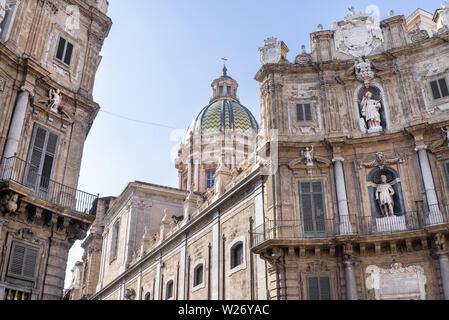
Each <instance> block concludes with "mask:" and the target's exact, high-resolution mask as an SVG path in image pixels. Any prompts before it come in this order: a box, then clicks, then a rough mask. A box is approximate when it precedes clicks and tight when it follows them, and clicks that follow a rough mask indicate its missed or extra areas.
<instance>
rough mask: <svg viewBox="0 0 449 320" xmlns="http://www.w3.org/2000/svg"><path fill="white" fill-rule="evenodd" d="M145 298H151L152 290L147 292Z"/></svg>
mask: <svg viewBox="0 0 449 320" xmlns="http://www.w3.org/2000/svg"><path fill="white" fill-rule="evenodd" d="M144 300H151V292H150V291H148V292H147V293H145V297H144Z"/></svg>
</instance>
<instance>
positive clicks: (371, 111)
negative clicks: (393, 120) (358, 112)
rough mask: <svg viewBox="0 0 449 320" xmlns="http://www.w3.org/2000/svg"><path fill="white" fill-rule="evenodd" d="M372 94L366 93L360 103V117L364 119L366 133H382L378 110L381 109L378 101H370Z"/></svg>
mask: <svg viewBox="0 0 449 320" xmlns="http://www.w3.org/2000/svg"><path fill="white" fill-rule="evenodd" d="M372 96H373V94H372V93H371V92H369V91H368V92H367V93H366V94H365V96H364V97H363V100H362V102H361V107H362V116H363V117H364V118H365V120H366V123H367V125H368V133H372V132H379V131H382V129H383V128H382V126H381V125H380V123H381V120H380V113H379V110H380V109H381V108H382V106H381V104H380V101H378V100H374V99H371V98H372Z"/></svg>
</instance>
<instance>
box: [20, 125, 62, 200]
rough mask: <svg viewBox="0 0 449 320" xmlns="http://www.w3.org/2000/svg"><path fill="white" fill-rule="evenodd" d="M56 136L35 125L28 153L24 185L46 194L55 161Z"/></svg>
mask: <svg viewBox="0 0 449 320" xmlns="http://www.w3.org/2000/svg"><path fill="white" fill-rule="evenodd" d="M58 140H59V138H58V135H56V134H54V133H52V132H50V131H49V130H47V129H45V128H43V127H41V126H39V125H37V124H35V125H34V129H33V137H32V139H31V143H30V148H29V151H28V161H27V162H28V163H27V168H26V175H25V185H26V186H27V187H30V188H33V189H35V190H39V191H43V192H46V191H48V189H49V186H50V179H51V175H52V171H53V166H54V162H55V159H56V149H57V146H58Z"/></svg>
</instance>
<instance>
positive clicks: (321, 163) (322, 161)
mask: <svg viewBox="0 0 449 320" xmlns="http://www.w3.org/2000/svg"><path fill="white" fill-rule="evenodd" d="M331 164H332V161H330V160H329V159H327V158H324V157H320V156H314V161H313V166H312V165H307V164H306V163H305V162H304V158H297V159H294V160H292V161H290V163H289V164H288V166H289V168H290V169H292V170H299V169H310V168H328V167H330V165H331Z"/></svg>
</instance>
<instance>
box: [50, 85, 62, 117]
mask: <svg viewBox="0 0 449 320" xmlns="http://www.w3.org/2000/svg"><path fill="white" fill-rule="evenodd" d="M61 101H62V99H61V90H59V89H50V91H49V104H48V107H49V108H50V110H51V111H52V112H55V113H59V108H60V107H61Z"/></svg>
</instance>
